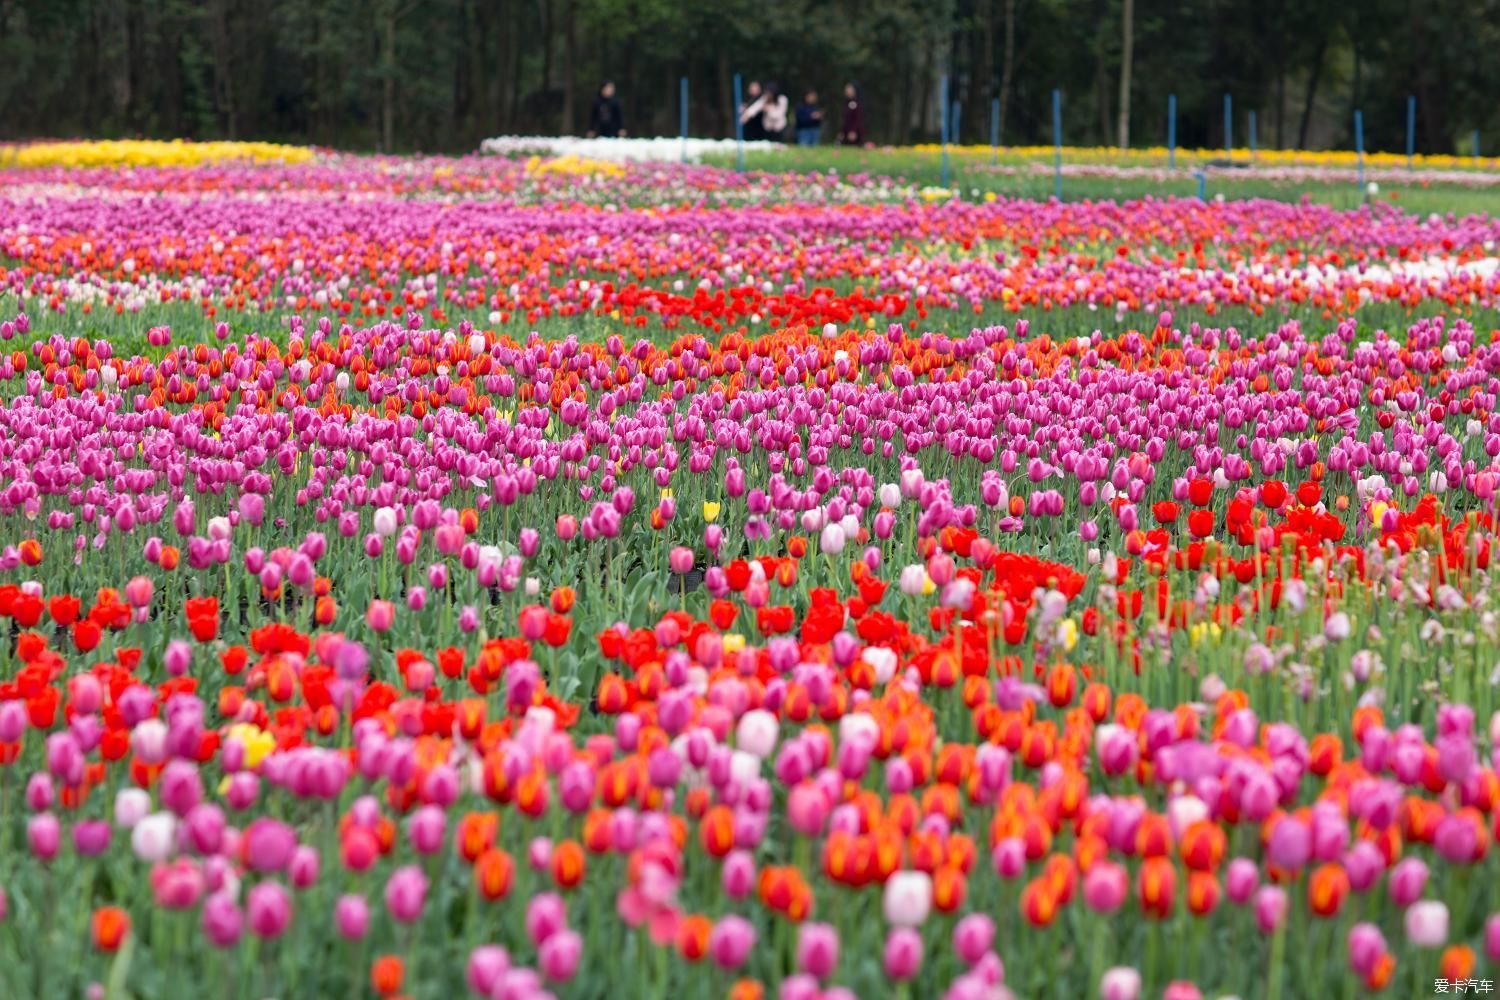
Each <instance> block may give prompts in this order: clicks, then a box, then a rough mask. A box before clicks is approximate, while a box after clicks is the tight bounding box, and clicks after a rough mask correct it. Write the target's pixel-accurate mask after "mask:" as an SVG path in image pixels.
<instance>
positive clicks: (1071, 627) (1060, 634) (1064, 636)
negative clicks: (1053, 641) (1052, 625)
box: [1057, 618, 1078, 653]
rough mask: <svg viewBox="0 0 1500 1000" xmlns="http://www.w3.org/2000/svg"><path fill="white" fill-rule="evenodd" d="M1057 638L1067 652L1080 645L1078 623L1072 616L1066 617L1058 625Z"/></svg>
mask: <svg viewBox="0 0 1500 1000" xmlns="http://www.w3.org/2000/svg"><path fill="white" fill-rule="evenodd" d="M1057 640H1058V642H1060V643H1061V644H1062V648H1063V649H1064V650H1065V651H1066V652H1069V653H1071V652H1072V651H1073V649H1074V648H1075V647H1076V646H1077V645H1078V623H1077V622H1075V621H1074V620H1073V619H1071V618H1064V619H1063V620H1062V622H1061V623H1060V624H1059V625H1058V626H1057Z"/></svg>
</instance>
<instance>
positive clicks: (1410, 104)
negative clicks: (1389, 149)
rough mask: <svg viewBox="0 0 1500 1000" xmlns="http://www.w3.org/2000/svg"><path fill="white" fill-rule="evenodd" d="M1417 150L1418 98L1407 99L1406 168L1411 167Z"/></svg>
mask: <svg viewBox="0 0 1500 1000" xmlns="http://www.w3.org/2000/svg"><path fill="white" fill-rule="evenodd" d="M1416 151H1417V98H1416V96H1415V95H1413V96H1411V97H1408V98H1407V99H1406V169H1407V170H1410V169H1411V157H1412V154H1413V153H1415V152H1416Z"/></svg>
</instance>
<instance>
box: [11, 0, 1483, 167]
mask: <svg viewBox="0 0 1500 1000" xmlns="http://www.w3.org/2000/svg"><path fill="white" fill-rule="evenodd" d="M1127 16H1128V20H1127ZM1127 25H1128V26H1129V27H1128V29H1127ZM1127 40H1128V41H1127ZM1497 46H1500V0H1428V2H1426V3H1422V4H1414V3H1410V2H1407V0H1364V2H1360V3H1355V2H1352V0H1339V2H1334V3H1325V4H1306V3H1298V2H1296V0H924V2H920V3H918V2H914V0H864V2H859V3H856V2H854V0H721V2H719V3H716V4H704V3H699V2H688V0H0V135H3V136H4V137H7V138H24V137H34V136H68V137H74V136H89V137H121V136H152V137H171V136H185V137H191V138H198V139H210V138H241V139H244V138H259V139H277V140H285V141H293V142H311V143H317V144H322V145H330V146H338V147H345V148H351V149H383V150H390V151H407V150H428V151H460V150H467V149H472V148H474V147H475V146H476V145H477V143H478V142H479V140H480V139H482V138H484V137H486V136H490V135H498V134H507V133H509V134H528V133H537V134H552V133H559V132H564V133H576V132H581V131H582V130H583V129H584V127H585V125H586V123H587V120H588V113H589V107H590V104H591V102H592V100H593V97H594V93H595V90H596V88H597V87H598V85H599V83H600V82H601V81H602V80H604V79H606V78H608V79H613V80H615V81H616V83H617V85H618V88H619V93H620V98H621V101H622V103H623V106H624V111H625V120H626V126H627V128H628V129H629V130H630V132H631V134H634V135H651V134H669V133H675V131H676V126H677V113H678V112H677V80H678V78H679V77H680V76H684V75H685V76H687V77H688V78H689V80H690V81H691V93H692V107H691V122H692V131H693V132H694V134H696V135H721V136H727V135H730V134H732V131H733V124H732V123H733V108H732V107H731V105H732V80H733V75H734V73H736V72H739V73H742V74H743V75H744V78H745V79H746V80H747V81H748V80H750V79H752V78H754V79H759V80H763V81H764V80H775V81H776V82H778V83H779V84H780V85H781V87H782V89H783V91H784V92H785V93H787V94H788V96H789V97H790V99H791V100H792V101H793V102H794V103H795V101H796V99H797V98H798V97H799V96H800V95H801V93H802V92H803V91H804V90H807V89H814V90H816V91H817V92H818V94H819V95H820V98H821V100H822V102H823V104H824V106H825V107H826V108H827V109H828V111H829V117H830V118H832V119H836V118H837V105H838V102H839V94H840V92H841V91H842V88H843V85H844V84H845V83H846V82H849V81H855V82H857V83H858V84H859V85H860V87H861V89H862V91H863V93H864V98H865V102H866V116H865V117H866V124H867V129H868V133H869V138H871V139H872V140H874V141H877V142H889V143H906V142H914V141H922V140H931V139H934V138H936V137H937V135H938V130H939V124H940V123H939V121H938V107H939V99H940V97H939V94H938V92H937V87H938V81H939V79H940V78H941V77H942V76H943V75H944V74H946V75H947V78H948V80H949V81H950V84H949V85H950V87H951V90H950V96H951V98H952V99H953V100H954V101H956V102H959V104H960V105H961V109H962V112H961V123H960V135H961V136H962V138H963V139H964V140H966V141H968V142H984V141H987V140H988V138H989V132H990V113H991V111H990V109H991V101H992V100H996V99H998V100H999V101H1000V102H1001V105H1002V107H1001V115H1000V120H1001V131H1002V137H1001V138H1002V141H1003V142H1005V143H1007V144H1028V143H1046V142H1050V139H1051V107H1050V97H1049V95H1050V92H1051V91H1052V89H1053V88H1060V89H1061V90H1062V91H1063V94H1064V132H1065V136H1066V138H1067V140H1068V142H1070V143H1072V144H1079V145H1112V144H1116V143H1120V142H1121V141H1122V140H1124V141H1127V142H1130V143H1134V144H1136V145H1160V144H1161V143H1163V142H1164V141H1165V134H1166V104H1167V95H1168V94H1169V93H1175V94H1176V95H1177V99H1178V140H1179V142H1180V143H1181V144H1182V145H1184V146H1206V147H1217V146H1221V145H1223V142H1224V134H1223V133H1224V123H1223V113H1222V108H1223V95H1224V94H1225V93H1226V92H1228V93H1231V94H1233V97H1234V111H1235V117H1234V124H1233V128H1234V130H1235V136H1234V141H1235V144H1236V145H1237V146H1243V145H1244V144H1245V142H1246V141H1247V123H1248V113H1249V112H1250V111H1252V110H1253V111H1255V112H1256V113H1257V122H1258V140H1259V143H1260V145H1261V146H1263V147H1277V146H1281V147H1289V146H1298V147H1303V148H1322V147H1330V146H1338V147H1348V146H1350V145H1351V144H1352V141H1353V140H1352V117H1353V116H1352V112H1353V110H1354V109H1355V108H1360V109H1361V110H1363V112H1364V116H1365V136H1366V142H1367V143H1368V145H1369V146H1370V148H1372V149H1386V150H1395V151H1399V150H1400V149H1401V148H1402V147H1403V146H1404V143H1405V128H1406V125H1405V122H1406V98H1407V96H1408V95H1414V96H1416V98H1417V100H1418V129H1417V148H1418V150H1419V151H1422V152H1455V151H1459V152H1468V151H1469V142H1470V136H1471V134H1472V132H1473V130H1475V129H1479V130H1481V131H1482V132H1485V131H1492V130H1493V129H1494V128H1495V127H1496V126H1500V106H1497V104H1496V102H1495V101H1493V100H1492V99H1491V98H1492V96H1493V95H1494V94H1496V93H1497V92H1500V66H1497V64H1496V62H1495V61H1494V60H1493V59H1492V58H1490V55H1491V53H1493V52H1494V51H1496V49H1497ZM1127 49H1128V51H1129V63H1130V68H1129V71H1128V72H1126V71H1125V67H1124V63H1125V62H1126V56H1127ZM1122 87H1123V88H1125V92H1124V93H1122V92H1121V88H1122ZM826 131H827V132H828V133H829V134H831V133H832V131H833V129H832V128H831V127H830V128H828V129H827V130H826ZM1497 145H1500V139H1497Z"/></svg>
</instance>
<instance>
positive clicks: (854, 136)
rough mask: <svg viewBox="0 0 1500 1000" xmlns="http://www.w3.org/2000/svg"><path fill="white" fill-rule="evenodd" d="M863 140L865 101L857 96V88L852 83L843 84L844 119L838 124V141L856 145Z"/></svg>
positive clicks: (847, 144) (846, 144)
mask: <svg viewBox="0 0 1500 1000" xmlns="http://www.w3.org/2000/svg"><path fill="white" fill-rule="evenodd" d="M864 141H865V102H864V101H863V100H862V99H861V98H860V96H859V88H858V87H856V86H855V85H854V84H852V83H846V84H844V120H843V122H842V123H841V124H840V125H839V142H841V143H843V144H844V145H845V146H858V145H861V144H862V143H863V142H864Z"/></svg>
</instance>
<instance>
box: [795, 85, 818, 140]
mask: <svg viewBox="0 0 1500 1000" xmlns="http://www.w3.org/2000/svg"><path fill="white" fill-rule="evenodd" d="M821 131H823V109H822V108H820V107H818V95H817V93H816V92H815V91H811V90H809V91H808V92H807V93H805V94H803V95H802V103H801V104H798V105H797V145H799V146H816V145H817V144H818V133H819V132H821Z"/></svg>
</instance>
